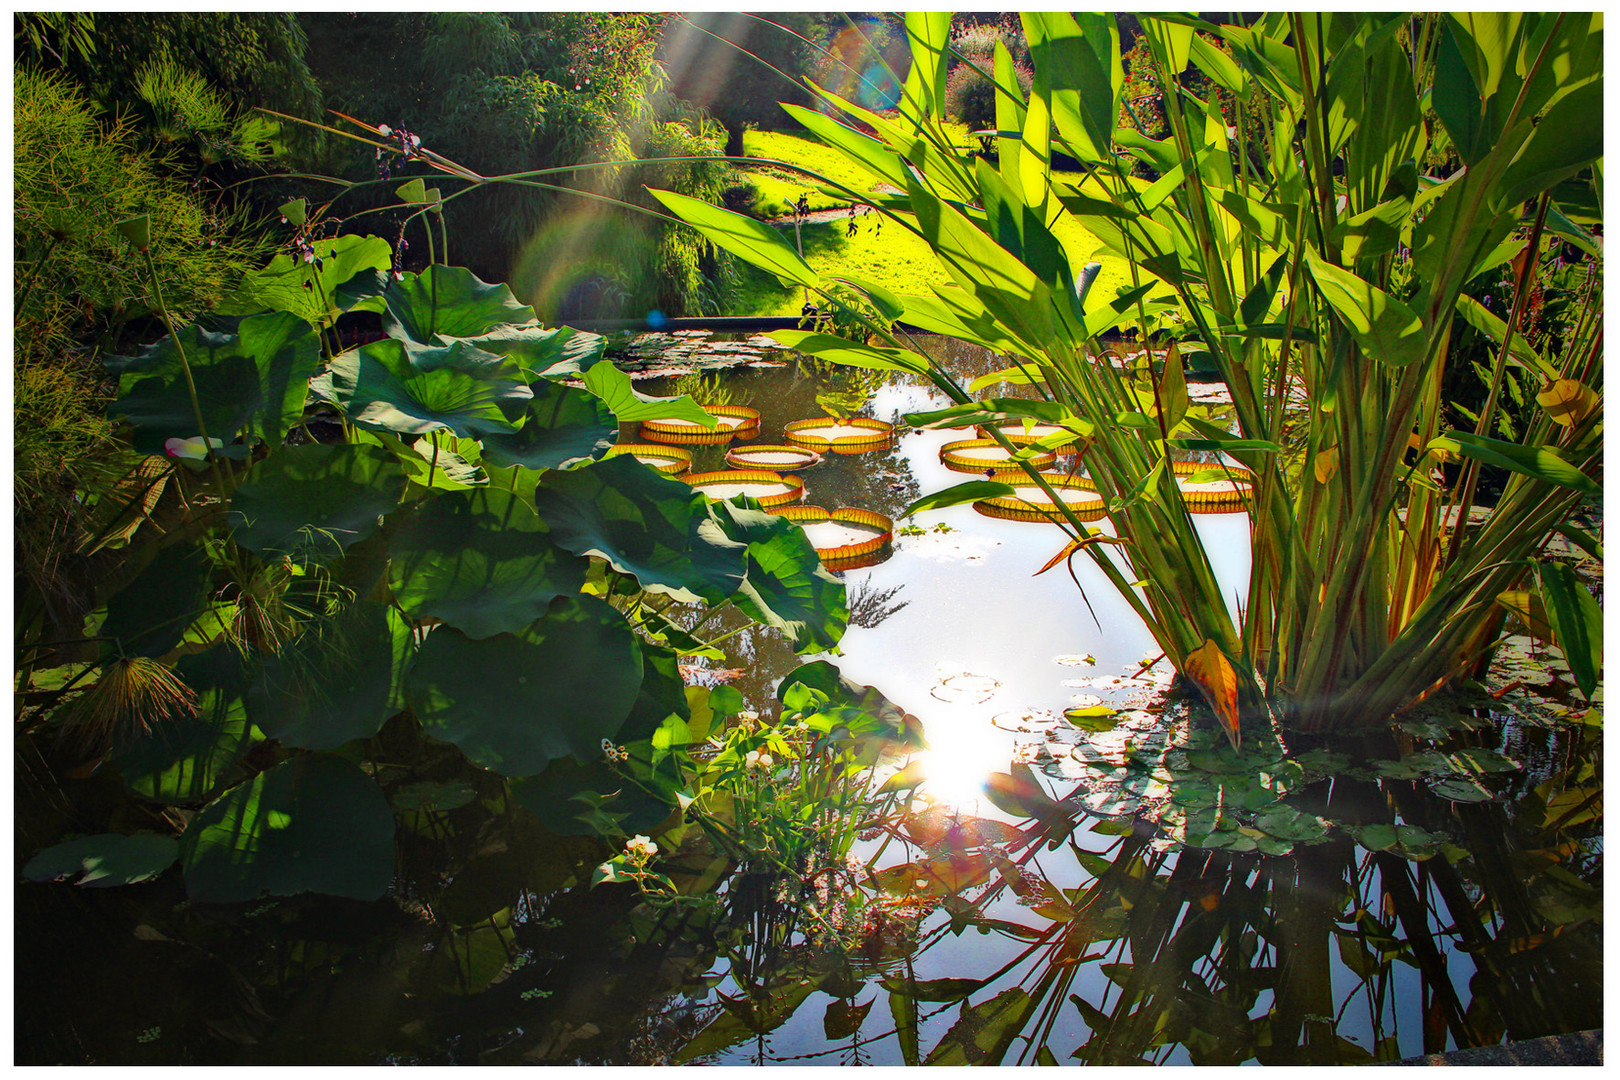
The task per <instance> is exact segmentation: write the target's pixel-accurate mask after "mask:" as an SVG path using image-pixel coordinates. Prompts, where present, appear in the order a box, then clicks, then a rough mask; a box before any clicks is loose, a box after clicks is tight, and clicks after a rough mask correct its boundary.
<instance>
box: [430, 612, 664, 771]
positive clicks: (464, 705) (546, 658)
mask: <svg viewBox="0 0 1620 1080" xmlns="http://www.w3.org/2000/svg"><path fill="white" fill-rule="evenodd" d="M641 682H642V660H641V651H640V648H639V646H638V645H637V642H636V638H635V635H634V634H633V633H632V632H631V630H630V625H629V624H628V623H627V622H625V619H624V616H623V615H621V614H620V613H619V612H618V611H617V610H616V609H614V608H613V607H612V606H611V605H609V604H608V603H607V602H605V601H602V600H598V599H596V598H595V597H592V596H570V597H560V598H558V599H557V600H555V601H554V602H553V603H552V606H551V610H550V613H549V614H547V616H546V617H545V618H543V619H541V620H539V621H538V622H536V623H535V624H534V625H533V626H530V627H529V628H528V629H526V630H525V631H523V632H522V633H521V634H499V635H496V636H495V637H491V638H486V639H483V640H480V641H475V640H473V639H471V638H469V637H467V636H466V635H465V634H462V633H460V632H458V631H456V630H453V629H450V628H448V627H440V628H438V629H436V630H434V631H433V632H432V633H430V634H428V636H427V640H426V641H425V642H424V643H423V645H422V649H421V652H420V654H419V655H418V657H417V660H416V665H415V667H414V668H413V669H412V671H411V676H410V690H411V700H412V702H413V703H414V705H415V708H416V713H417V716H418V717H420V719H421V721H422V724H423V726H424V727H425V728H426V730H427V731H428V733H429V734H431V735H433V736H434V737H435V738H438V739H443V740H444V741H445V742H448V743H452V744H454V745H456V746H458V747H460V748H461V750H462V752H463V753H465V754H466V755H467V756H468V757H469V758H471V759H472V760H473V761H475V762H477V763H478V764H479V765H482V766H484V767H485V768H487V769H493V770H494V771H496V772H499V773H501V774H503V775H506V776H533V775H535V774H536V773H539V772H541V771H543V770H544V769H545V768H546V766H547V765H549V764H550V763H551V762H552V760H553V759H554V758H559V757H564V756H569V755H571V756H573V757H575V758H578V759H580V760H582V761H587V760H594V759H596V758H598V757H600V756H601V754H602V747H601V743H602V740H603V739H612V738H614V737H615V736H617V735H618V733H619V730H620V728H622V727H623V725H624V722H625V720H626V719H627V718H628V716H629V715H630V711H631V708H632V706H633V705H634V704H635V702H636V697H637V695H638V693H639V692H640V688H641Z"/></svg>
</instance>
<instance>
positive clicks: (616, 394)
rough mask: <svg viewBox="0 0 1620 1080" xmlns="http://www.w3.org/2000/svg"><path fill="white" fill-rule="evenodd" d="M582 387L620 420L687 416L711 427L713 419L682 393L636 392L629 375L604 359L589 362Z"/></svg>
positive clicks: (693, 420)
mask: <svg viewBox="0 0 1620 1080" xmlns="http://www.w3.org/2000/svg"><path fill="white" fill-rule="evenodd" d="M585 388H586V389H587V390H589V391H590V392H591V393H593V394H595V395H596V396H597V397H599V398H601V399H602V401H603V402H604V403H605V404H606V405H607V407H608V408H610V409H612V410H613V415H614V416H616V417H618V418H619V423H621V424H633V423H639V422H640V421H642V420H690V421H692V423H694V424H700V425H702V426H703V427H705V428H711V429H712V428H713V427H714V426H715V423H716V421H715V419H714V417H712V416H710V415H709V414H708V413H706V412H704V411H703V407H702V406H701V405H699V404H698V403H697V402H695V401H693V400H692V399H691V398H689V397H686V396H685V395H682V396H681V397H674V398H660V397H648V396H647V395H646V394H643V393H640V392H638V391H637V390H636V389H635V388H634V387H633V386H631V385H630V376H628V375H626V374H625V373H624V372H622V371H620V370H619V369H618V368H616V367H614V366H613V365H612V364H611V363H609V362H608V361H606V360H603V361H601V362H600V363H597V364H593V365H592V366H591V368H590V370H589V371H587V372H585Z"/></svg>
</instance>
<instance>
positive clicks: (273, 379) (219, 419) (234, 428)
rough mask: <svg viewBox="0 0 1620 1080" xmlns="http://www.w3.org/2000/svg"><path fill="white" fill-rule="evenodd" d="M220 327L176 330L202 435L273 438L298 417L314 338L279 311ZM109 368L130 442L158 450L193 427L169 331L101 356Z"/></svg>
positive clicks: (315, 362) (113, 411) (315, 351)
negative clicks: (138, 346)
mask: <svg viewBox="0 0 1620 1080" xmlns="http://www.w3.org/2000/svg"><path fill="white" fill-rule="evenodd" d="M225 326H226V328H225V329H224V330H223V331H219V332H216V331H211V330H204V329H202V328H201V327H200V326H195V325H193V326H188V327H186V328H185V329H183V330H181V331H180V342H181V345H182V347H183V348H184V350H185V359H186V361H187V362H189V364H190V366H191V375H192V379H193V380H194V381H195V383H196V387H197V404H198V406H199V407H200V409H201V410H202V418H203V423H205V424H206V425H208V436H209V438H213V439H220V440H223V441H224V442H226V443H229V442H230V441H231V440H232V439H234V438H236V437H237V436H238V435H241V436H243V437H244V438H245V439H246V440H247V441H248V442H250V443H251V442H252V441H253V440H255V439H257V440H259V441H262V442H265V443H268V444H269V445H271V446H280V445H281V443H282V440H283V439H285V438H286V435H287V431H288V430H289V429H290V428H291V427H292V426H293V425H294V424H296V423H297V422H298V420H299V418H300V417H301V416H302V415H303V412H304V402H305V401H306V400H307V398H308V396H309V379H310V376H312V375H314V374H315V371H316V369H317V368H318V367H319V366H320V342H319V341H318V340H317V338H316V337H315V331H314V330H312V329H311V328H310V326H309V324H308V323H306V322H304V321H303V320H302V319H299V318H297V317H296V316H294V315H289V314H287V313H285V312H275V313H271V314H264V315H254V316H251V317H250V318H246V319H242V320H240V321H236V320H230V321H228V322H227V323H226V324H225ZM104 360H105V362H106V364H107V368H108V369H109V370H110V371H113V372H116V373H117V374H118V376H119V378H118V399H117V400H116V401H114V402H113V404H112V406H111V407H110V408H109V410H108V414H109V415H110V416H112V417H114V418H115V419H116V418H123V419H125V420H128V421H129V422H130V424H131V425H133V426H134V429H135V430H134V433H133V435H132V436H131V444H132V445H133V446H134V448H135V449H136V450H137V451H139V452H141V453H143V454H158V453H162V452H163V451H164V444H165V443H166V442H167V441H168V440H170V439H189V438H192V437H193V436H196V435H200V434H201V432H199V431H198V430H197V418H196V413H195V412H194V411H193V410H192V406H191V394H190V389H189V387H188V386H187V384H186V374H185V370H184V367H183V366H182V364H181V359H180V352H179V351H178V350H177V349H176V348H175V343H174V339H173V338H170V337H165V338H163V339H162V340H160V341H158V342H156V343H154V344H152V345H149V346H147V347H146V348H144V349H142V350H141V351H139V352H137V353H136V354H134V355H133V356H107V357H105V358H104Z"/></svg>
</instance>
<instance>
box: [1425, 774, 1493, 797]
mask: <svg viewBox="0 0 1620 1080" xmlns="http://www.w3.org/2000/svg"><path fill="white" fill-rule="evenodd" d="M1429 790H1430V791H1432V792H1434V793H1435V794H1436V795H1438V796H1440V797H1441V798H1442V799H1450V800H1451V801H1452V802H1460V803H1481V802H1489V801H1490V799H1491V793H1490V792H1489V791H1487V790H1486V789H1485V788H1483V787H1481V786H1480V785H1479V783H1478V782H1477V781H1475V780H1469V779H1461V778H1459V779H1453V780H1440V781H1438V782H1436V783H1433V784H1430V785H1429Z"/></svg>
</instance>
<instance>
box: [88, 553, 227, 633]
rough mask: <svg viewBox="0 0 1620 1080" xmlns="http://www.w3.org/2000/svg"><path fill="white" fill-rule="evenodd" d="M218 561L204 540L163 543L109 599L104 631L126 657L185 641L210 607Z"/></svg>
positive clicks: (102, 629)
mask: <svg viewBox="0 0 1620 1080" xmlns="http://www.w3.org/2000/svg"><path fill="white" fill-rule="evenodd" d="M213 574H214V564H213V563H212V562H211V561H210V560H209V558H208V552H207V551H206V550H205V549H204V548H203V546H202V545H201V544H194V543H193V544H186V543H180V544H170V545H169V546H168V547H165V548H162V549H160V550H159V551H158V553H157V555H156V556H155V557H154V558H153V560H152V562H151V563H150V564H148V565H147V567H146V569H145V570H142V571H141V572H140V573H139V574H137V575H136V576H135V578H134V580H132V581H131V582H130V583H129V584H128V585H125V586H124V587H123V588H122V589H120V590H118V592H116V593H114V594H113V596H112V598H111V599H109V600H108V601H107V618H106V620H105V621H103V622H102V624H101V631H100V632H101V634H102V635H104V636H106V637H109V638H113V639H115V640H116V641H117V642H118V650H119V652H121V653H122V654H123V655H125V656H162V655H164V654H165V653H167V652H168V651H169V650H170V649H172V648H174V647H175V646H176V645H178V644H180V640H181V638H182V637H183V636H184V635H185V632H186V629H187V628H188V627H189V626H190V625H191V624H192V622H193V621H194V620H195V619H196V618H197V615H198V613H199V612H202V611H203V610H205V609H206V608H207V606H208V593H209V590H210V583H211V581H212V578H213Z"/></svg>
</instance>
